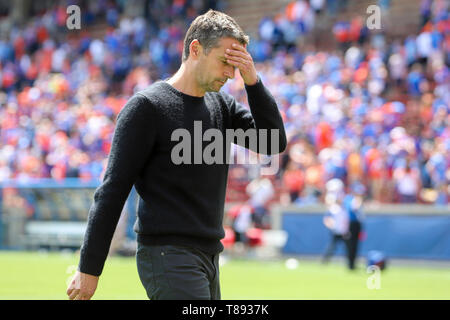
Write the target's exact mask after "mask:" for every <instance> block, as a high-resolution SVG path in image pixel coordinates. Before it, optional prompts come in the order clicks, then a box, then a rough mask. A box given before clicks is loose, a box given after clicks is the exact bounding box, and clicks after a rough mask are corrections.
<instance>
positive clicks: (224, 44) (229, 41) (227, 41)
mask: <svg viewBox="0 0 450 320" xmlns="http://www.w3.org/2000/svg"><path fill="white" fill-rule="evenodd" d="M233 43H235V44H237V45H240V46H242V44H241V43H240V42H239V41H238V40H236V39H234V38H222V39H220V40H219V42H218V43H217V46H216V47H215V48H214V49H215V50H218V51H223V52H224V51H225V50H226V49H232V45H233Z"/></svg>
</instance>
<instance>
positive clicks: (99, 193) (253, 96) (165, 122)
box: [79, 79, 286, 275]
mask: <svg viewBox="0 0 450 320" xmlns="http://www.w3.org/2000/svg"><path fill="white" fill-rule="evenodd" d="M246 91H247V96H248V103H249V106H250V111H251V112H250V111H249V110H248V109H247V108H245V107H244V106H242V105H241V104H239V103H238V102H236V100H235V99H234V98H233V97H231V96H230V95H228V94H226V93H223V92H218V93H215V92H208V93H206V94H205V95H204V96H203V97H193V96H189V95H186V94H183V93H182V92H180V91H178V90H176V89H175V88H174V87H172V86H171V85H169V84H168V83H166V82H163V81H159V82H156V83H154V84H153V85H151V86H149V87H148V88H147V89H145V90H143V91H141V92H138V93H136V94H135V95H134V96H133V97H132V98H130V100H129V101H128V102H127V104H126V105H125V106H124V108H123V109H122V110H121V112H120V113H119V115H118V117H117V124H116V129H115V132H114V137H113V140H112V145H111V152H110V155H109V159H108V165H107V168H106V171H105V175H104V178H103V181H102V183H101V185H100V186H99V187H98V188H97V190H96V191H95V194H94V201H93V203H92V206H91V208H90V211H89V216H88V224H87V229H86V234H85V237H84V242H83V245H82V248H81V257H80V263H79V270H80V271H81V272H84V273H88V274H91V275H100V274H101V272H102V270H103V266H104V263H105V260H106V257H107V254H108V251H109V246H110V244H111V239H112V236H113V233H114V230H115V228H116V225H117V222H118V220H119V217H120V213H121V212H122V208H123V206H124V203H125V201H126V199H127V197H128V194H129V192H130V190H131V188H132V186H133V185H134V186H135V187H136V190H137V192H138V194H139V196H140V200H139V205H138V212H137V215H138V217H137V220H136V224H135V226H134V228H135V231H136V232H137V235H138V238H137V240H138V241H139V242H141V243H144V244H150V245H151V244H159V245H164V244H175V245H176V244H178V245H186V246H192V247H195V248H197V249H200V250H203V251H205V252H208V253H218V252H220V251H222V250H223V246H222V244H221V242H220V240H221V239H222V238H223V237H224V230H223V225H222V223H223V213H224V202H225V191H226V184H227V175H228V164H226V163H225V164H224V163H223V162H222V164H216V163H214V164H205V163H204V162H202V163H201V164H194V162H193V161H192V162H191V164H185V163H183V164H174V163H173V161H172V160H171V151H172V148H173V147H174V146H175V145H177V144H178V143H179V140H177V141H172V139H171V135H172V132H173V131H174V130H175V129H178V128H184V129H187V130H188V131H189V132H190V134H191V137H192V140H194V121H201V124H202V131H203V132H204V131H205V130H207V129H209V128H217V129H219V130H221V131H222V132H223V133H224V137H225V130H226V129H238V128H242V129H243V130H246V129H248V128H257V129H269V130H270V129H279V148H280V150H279V152H282V151H283V150H284V149H285V147H286V135H285V131H284V126H283V122H282V119H281V116H280V113H279V111H278V108H277V104H276V102H275V100H274V98H273V97H272V95H271V94H270V93H269V92H268V90H267V89H266V88H265V87H264V85H263V84H262V83H261V80H260V79H259V80H258V82H257V83H256V84H255V85H253V86H246ZM269 132H270V131H269ZM269 137H270V134H269ZM224 140H225V139H224ZM208 143H209V142H203V147H204V146H205V145H207V144H208ZM192 146H193V143H192ZM191 151H192V153H194V146H193V147H192V148H191ZM274 153H278V152H276V150H275V151H272V150H269V154H274Z"/></svg>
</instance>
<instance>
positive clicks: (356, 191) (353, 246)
mask: <svg viewBox="0 0 450 320" xmlns="http://www.w3.org/2000/svg"><path fill="white" fill-rule="evenodd" d="M364 193H365V187H364V185H363V184H362V183H360V182H354V183H353V184H352V185H351V187H350V193H349V194H347V195H346V196H345V197H344V201H343V207H344V209H345V211H346V212H347V213H348V218H349V228H348V231H349V232H348V238H347V242H348V243H347V255H348V268H349V269H351V270H353V269H355V260H356V257H357V255H358V246H359V241H360V234H361V232H362V229H363V226H362V221H363V219H364V217H363V212H362V204H363V198H364Z"/></svg>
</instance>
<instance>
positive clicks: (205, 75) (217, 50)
mask: <svg viewBox="0 0 450 320" xmlns="http://www.w3.org/2000/svg"><path fill="white" fill-rule="evenodd" d="M233 43H236V44H239V45H240V43H239V41H237V40H236V39H233V38H222V39H220V40H219V43H218V46H217V47H214V48H211V49H210V50H209V52H208V54H207V55H205V54H204V51H203V52H202V54H201V55H200V57H199V59H198V63H197V66H196V78H197V82H198V84H199V86H200V87H201V88H202V89H203V90H204V91H205V92H208V91H214V92H217V91H219V90H220V88H222V86H223V85H224V84H225V82H226V81H227V80H228V79H233V78H234V72H235V67H233V66H232V65H230V64H228V63H227V59H226V58H225V50H226V49H232V44H233Z"/></svg>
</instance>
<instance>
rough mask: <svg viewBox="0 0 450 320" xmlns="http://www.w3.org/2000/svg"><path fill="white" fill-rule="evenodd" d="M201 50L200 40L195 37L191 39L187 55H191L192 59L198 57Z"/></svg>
mask: <svg viewBox="0 0 450 320" xmlns="http://www.w3.org/2000/svg"><path fill="white" fill-rule="evenodd" d="M202 51H203V47H202V45H201V44H200V41H198V40H197V39H194V40H192V41H191V44H190V45H189V56H191V57H192V58H194V59H198V57H199V56H200V53H202Z"/></svg>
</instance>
